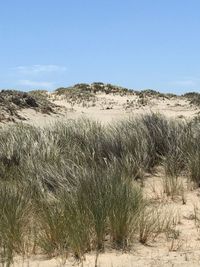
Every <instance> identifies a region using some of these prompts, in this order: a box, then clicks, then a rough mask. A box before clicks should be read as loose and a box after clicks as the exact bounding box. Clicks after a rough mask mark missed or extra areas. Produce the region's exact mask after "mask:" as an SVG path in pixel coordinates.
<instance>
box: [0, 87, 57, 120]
mask: <svg viewBox="0 0 200 267" xmlns="http://www.w3.org/2000/svg"><path fill="white" fill-rule="evenodd" d="M55 107H56V105H55V104H53V103H52V102H50V101H49V100H48V98H47V92H45V91H40V90H36V91H32V92H28V93H27V92H22V91H16V90H2V91H1V92H0V113H1V114H0V121H15V119H20V120H23V119H24V118H23V117H21V116H20V115H19V114H18V111H19V110H22V109H24V108H32V109H35V110H37V111H39V112H41V113H47V114H49V113H53V112H55Z"/></svg>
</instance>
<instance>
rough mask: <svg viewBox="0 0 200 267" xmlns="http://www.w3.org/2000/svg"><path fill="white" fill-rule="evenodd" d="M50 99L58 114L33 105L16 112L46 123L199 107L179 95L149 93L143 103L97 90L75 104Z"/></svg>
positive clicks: (173, 113) (175, 113)
mask: <svg viewBox="0 0 200 267" xmlns="http://www.w3.org/2000/svg"><path fill="white" fill-rule="evenodd" d="M51 99H52V101H53V102H54V103H55V104H57V105H60V106H61V108H60V110H59V112H58V114H52V115H44V114H41V113H39V112H36V111H35V110H33V109H24V110H22V111H21V112H19V114H20V115H21V116H23V117H25V118H27V121H26V122H28V123H31V124H34V125H47V124H49V123H53V122H55V121H66V120H67V119H76V118H79V117H86V118H91V119H94V120H98V121H101V122H102V123H109V122H111V121H116V120H120V119H124V118H128V117H129V116H135V115H138V114H144V113H147V112H159V113H162V114H165V115H166V116H168V117H182V118H191V117H193V116H194V115H196V114H197V113H198V112H199V111H200V109H199V108H197V107H195V106H191V105H190V104H189V102H188V101H187V100H185V99H182V98H171V99H167V98H153V97H149V98H148V103H147V105H145V106H142V105H141V104H139V103H138V99H139V98H138V97H137V96H135V95H124V96H120V95H114V94H108V95H106V94H103V93H101V94H97V95H96V100H95V101H90V102H84V101H83V102H81V103H79V104H76V103H75V104H71V103H69V102H68V101H67V100H66V99H65V98H64V97H62V96H61V97H60V98H56V100H55V99H54V98H53V96H52V98H51Z"/></svg>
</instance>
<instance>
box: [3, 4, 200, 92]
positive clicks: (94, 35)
mask: <svg viewBox="0 0 200 267" xmlns="http://www.w3.org/2000/svg"><path fill="white" fill-rule="evenodd" d="M199 14H200V1H199V0H137V1H136V0H17V1H15V0H1V1H0V88H1V89H8V88H9V89H17V90H26V91H27V90H32V89H48V90H54V89H56V88H58V87H61V86H64V87H67V86H70V85H73V84H75V83H82V82H84V83H92V82H105V83H112V84H116V85H121V86H124V87H127V88H130V89H147V88H151V89H155V90H159V91H161V92H173V93H177V94H182V93H185V92H188V91H196V92H200V34H199V30H200V15H199Z"/></svg>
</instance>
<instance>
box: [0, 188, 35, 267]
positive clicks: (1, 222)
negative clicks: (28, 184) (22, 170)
mask: <svg viewBox="0 0 200 267" xmlns="http://www.w3.org/2000/svg"><path fill="white" fill-rule="evenodd" d="M0 214H1V215H0V251H1V253H0V255H1V263H2V264H6V266H10V265H11V264H12V263H13V258H14V256H15V255H16V254H21V255H22V256H23V255H25V253H26V249H27V246H28V245H29V243H28V241H29V240H28V235H29V225H30V219H31V205H30V201H29V192H28V190H27V189H23V188H18V187H16V186H11V185H6V184H1V189H0Z"/></svg>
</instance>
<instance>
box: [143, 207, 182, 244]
mask: <svg viewBox="0 0 200 267" xmlns="http://www.w3.org/2000/svg"><path fill="white" fill-rule="evenodd" d="M176 224H177V218H176V212H175V211H174V210H172V209H170V208H169V207H165V206H163V205H160V206H154V205H147V204H146V205H145V207H144V208H143V209H142V210H141V212H140V216H139V220H138V228H139V241H140V242H141V243H142V244H146V243H148V242H152V241H154V240H155V239H156V237H158V236H159V235H161V234H166V235H167V234H168V233H170V232H171V231H172V230H173V229H174V227H175V226H176Z"/></svg>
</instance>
